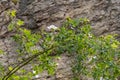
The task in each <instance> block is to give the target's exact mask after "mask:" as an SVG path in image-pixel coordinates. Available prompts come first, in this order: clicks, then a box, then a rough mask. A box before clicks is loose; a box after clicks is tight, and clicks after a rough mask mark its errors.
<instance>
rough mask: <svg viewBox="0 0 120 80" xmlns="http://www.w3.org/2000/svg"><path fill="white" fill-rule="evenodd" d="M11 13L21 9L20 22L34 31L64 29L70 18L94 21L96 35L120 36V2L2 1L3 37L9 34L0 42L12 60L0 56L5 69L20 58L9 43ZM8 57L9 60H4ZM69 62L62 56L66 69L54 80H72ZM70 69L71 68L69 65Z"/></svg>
mask: <svg viewBox="0 0 120 80" xmlns="http://www.w3.org/2000/svg"><path fill="white" fill-rule="evenodd" d="M9 9H17V18H20V19H22V20H24V21H25V27H26V28H28V29H31V30H34V31H39V29H41V28H46V27H47V26H49V25H52V24H53V25H56V26H61V25H62V23H63V22H64V21H65V19H66V18H67V17H71V18H80V17H86V18H88V19H89V20H90V21H91V26H92V28H93V33H94V34H95V35H97V36H99V35H103V34H106V33H117V34H118V35H119V34H120V0H20V2H19V3H18V4H16V5H15V4H14V3H12V1H11V0H0V36H1V35H4V34H5V33H8V34H7V35H8V36H7V37H5V38H4V39H3V38H2V39H0V49H4V51H6V54H8V53H9V54H8V56H4V55H1V56H0V61H1V60H2V61H1V62H3V63H5V64H3V65H5V66H6V65H7V63H8V61H9V60H8V61H6V60H7V58H10V57H16V55H14V54H13V53H14V52H12V51H13V49H14V48H13V47H14V46H15V45H12V43H13V42H12V41H11V40H10V39H9V38H10V37H9V35H10V34H11V33H9V32H8V31H7V25H8V24H9V22H10V19H9V17H8V16H7V10H9ZM119 38H120V36H118V39H119ZM5 44H6V46H5ZM7 46H8V47H7ZM5 57H7V58H6V59H4V58H5ZM63 58H65V59H63ZM68 58H69V57H67V56H66V55H62V58H61V59H63V60H60V61H58V62H59V64H60V65H63V66H61V67H63V68H61V69H60V70H59V69H58V70H57V72H56V74H59V75H57V79H55V78H54V79H53V78H52V79H51V80H71V76H72V73H71V71H70V70H71V69H68V68H67V67H64V66H65V65H66V61H67V59H68ZM10 61H13V59H11V60H10ZM10 63H12V62H9V64H10ZM68 63H69V62H68ZM67 66H69V67H70V65H69V64H68V65H67ZM62 70H63V72H61V71H62ZM38 80H43V78H40V79H38ZM47 80H50V79H48V78H47Z"/></svg>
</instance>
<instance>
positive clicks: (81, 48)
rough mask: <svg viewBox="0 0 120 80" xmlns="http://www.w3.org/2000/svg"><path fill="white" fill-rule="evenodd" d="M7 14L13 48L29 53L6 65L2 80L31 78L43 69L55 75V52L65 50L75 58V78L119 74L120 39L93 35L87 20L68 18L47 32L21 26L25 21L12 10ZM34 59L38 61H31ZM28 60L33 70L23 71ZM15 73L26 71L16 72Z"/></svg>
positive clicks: (111, 78)
mask: <svg viewBox="0 0 120 80" xmlns="http://www.w3.org/2000/svg"><path fill="white" fill-rule="evenodd" d="M10 14H11V16H12V22H11V23H10V24H9V26H8V29H9V30H10V31H12V30H16V34H15V35H14V36H13V40H14V41H15V42H16V43H17V44H18V49H17V50H16V51H17V52H18V53H19V54H20V55H23V56H26V55H27V56H28V57H27V58H25V59H24V60H23V61H21V63H20V64H19V65H17V66H16V67H12V66H10V67H8V68H9V70H10V72H8V73H6V75H5V76H3V78H2V79H3V80H7V79H9V80H30V79H32V77H33V76H36V75H38V74H39V73H40V72H42V71H44V70H47V71H48V73H49V74H51V75H54V73H55V72H54V71H55V67H56V64H55V62H54V61H53V60H54V58H55V56H59V55H60V54H62V53H66V52H67V53H69V54H70V55H71V56H74V58H75V62H74V66H73V72H74V74H75V78H74V80H79V79H80V76H81V75H82V76H85V77H88V78H89V77H92V78H93V79H94V80H100V79H101V78H102V79H104V80H115V79H116V78H117V77H118V76H119V75H120V67H119V66H120V63H119V62H120V50H119V44H120V43H119V41H117V40H116V39H115V38H114V36H112V35H107V36H101V37H96V36H94V35H93V34H92V33H91V28H90V24H89V20H87V19H83V18H80V19H71V18H67V21H66V22H65V24H64V25H63V26H62V27H60V28H58V29H56V30H53V29H54V28H53V29H52V30H51V31H50V32H49V33H48V32H46V31H42V30H41V31H40V33H39V32H38V33H33V32H32V31H30V30H28V29H25V28H22V27H20V26H22V25H24V22H23V21H21V20H19V19H15V15H16V12H15V11H13V12H10ZM34 60H37V61H38V62H39V63H38V64H34ZM37 61H36V63H37ZM28 63H30V64H31V65H32V66H33V72H29V73H26V71H25V70H22V69H21V68H22V67H23V66H25V65H27V64H28ZM16 72H17V74H16ZM18 73H19V74H21V73H25V75H21V76H19V75H18Z"/></svg>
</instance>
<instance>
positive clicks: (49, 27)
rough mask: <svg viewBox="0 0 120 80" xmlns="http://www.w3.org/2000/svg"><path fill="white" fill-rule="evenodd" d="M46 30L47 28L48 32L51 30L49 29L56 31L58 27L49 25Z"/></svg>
mask: <svg viewBox="0 0 120 80" xmlns="http://www.w3.org/2000/svg"><path fill="white" fill-rule="evenodd" d="M47 28H48V29H49V30H51V29H54V30H57V29H58V27H56V26H55V25H50V26H48V27H47Z"/></svg>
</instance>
